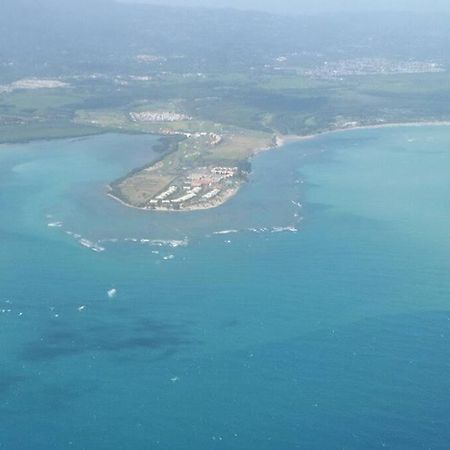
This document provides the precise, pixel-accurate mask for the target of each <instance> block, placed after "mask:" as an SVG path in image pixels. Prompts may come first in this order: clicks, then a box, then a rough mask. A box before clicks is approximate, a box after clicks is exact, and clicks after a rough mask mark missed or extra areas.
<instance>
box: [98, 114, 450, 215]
mask: <svg viewBox="0 0 450 450" xmlns="http://www.w3.org/2000/svg"><path fill="white" fill-rule="evenodd" d="M421 126H450V120H449V121H424V122H389V123H377V124H372V125H355V126H349V127H344V128H336V129H330V130H325V131H321V132H318V133H315V134H309V135H303V136H300V135H281V134H277V135H276V138H275V142H274V144H273V145H272V146H268V147H263V148H258V149H255V150H254V153H253V154H252V155H251V156H250V158H249V160H251V159H253V158H254V157H256V156H257V155H258V154H260V153H263V152H266V151H269V150H276V149H280V148H282V147H283V146H284V145H286V144H289V143H291V142H302V141H308V140H312V139H316V138H318V137H321V136H326V135H329V134H334V133H343V132H349V131H357V130H370V129H381V128H401V127H405V128H407V127H421ZM242 184H243V182H241V183H240V184H239V186H237V187H236V188H234V189H229V190H227V191H226V192H224V193H223V195H221V196H220V197H217V198H215V199H214V200H211V201H209V202H205V203H203V204H202V203H199V204H195V205H190V206H186V207H184V208H180V209H171V208H163V207H159V208H144V207H140V206H134V205H132V204H130V203H127V202H126V201H124V200H123V199H121V198H119V197H117V196H116V195H114V194H113V192H112V190H113V189H112V186H111V185H108V186H107V188H108V190H109V192H108V193H107V195H108V196H109V197H111V198H112V199H114V200H115V201H117V202H119V203H120V204H121V205H123V206H126V207H128V208H132V209H138V210H141V211H146V212H149V211H154V212H174V213H183V212H193V211H204V210H207V209H214V208H217V207H219V206H221V205H223V204H225V203H226V202H227V201H228V200H230V199H231V198H232V197H234V196H235V195H236V194H237V193H238V192H239V190H240V188H241V186H242Z"/></svg>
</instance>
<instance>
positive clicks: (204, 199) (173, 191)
mask: <svg viewBox="0 0 450 450" xmlns="http://www.w3.org/2000/svg"><path fill="white" fill-rule="evenodd" d="M239 173H240V172H239V169H238V167H221V166H214V167H200V168H197V169H196V170H195V172H189V173H188V174H185V175H183V176H181V177H179V178H177V179H175V180H174V181H172V183H171V185H170V186H169V187H167V188H165V189H164V190H163V191H162V192H160V193H158V194H157V195H155V196H154V197H153V198H152V199H150V200H149V201H147V203H146V205H145V209H157V210H182V209H196V206H198V207H211V206H214V205H215V203H216V202H217V201H219V199H220V197H221V196H223V195H224V194H225V193H226V192H229V191H230V190H233V189H236V188H237V187H238V185H239V179H238V175H239Z"/></svg>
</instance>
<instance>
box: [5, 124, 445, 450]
mask: <svg viewBox="0 0 450 450" xmlns="http://www.w3.org/2000/svg"><path fill="white" fill-rule="evenodd" d="M153 141H154V138H152V137H145V136H118V135H105V136H100V137H98V136H97V137H93V138H87V139H82V140H67V141H53V142H38V143H31V144H26V145H17V146H6V147H5V146H4V147H2V148H1V150H0V206H1V210H2V211H3V214H2V221H1V222H0V239H1V241H0V242H1V252H0V342H1V345H2V351H1V353H0V424H1V425H0V426H1V433H0V448H5V449H21V450H22V449H24V450H27V449H33V450H40V449H43V450H44V449H46V450H47V449H52V448H55V449H61V448H73V449H94V448H95V449H137V448H143V449H147V448H163V449H178V448H179V449H185V448H195V449H214V448H226V449H280V448H286V449H291V448H302V449H303V448H304V449H315V448H317V449H323V448H333V449H334V448H336V449H342V448H346V449H352V448H354V449H357V448H382V447H387V448H405V449H406V448H408V449H411V448H434V449H435V448H446V445H447V443H448V440H449V438H450V432H449V431H448V430H449V429H450V427H449V423H448V422H449V417H450V414H449V413H450V406H449V402H448V398H449V394H450V376H449V375H450V359H449V356H450V355H449V337H450V312H449V309H450V303H449V292H450V289H449V288H450V281H449V277H448V273H449V269H450V260H449V258H448V254H449V246H450V240H449V217H450V214H449V213H450V202H449V200H448V199H449V198H450V197H449V190H450V178H449V177H448V173H449V169H450V152H449V151H448V149H449V146H450V128H448V127H421V128H396V129H379V130H361V131H355V132H346V133H339V134H333V135H328V136H324V137H321V138H318V139H316V140H313V141H307V142H302V143H295V144H289V145H288V146H286V147H285V148H283V150H281V151H273V152H269V153H265V154H263V155H261V156H259V157H258V158H256V160H255V161H254V163H253V166H254V171H253V173H252V175H251V179H250V182H249V183H248V184H247V185H245V186H244V187H243V189H242V190H241V191H240V193H239V194H238V195H237V196H236V197H235V198H233V199H232V200H231V201H230V202H229V203H227V204H226V205H224V206H223V207H220V208H217V209H215V210H211V211H207V212H197V213H187V214H184V213H181V214H168V215H167V214H161V213H151V212H143V211H137V210H132V209H129V208H125V207H123V206H121V205H120V204H118V203H116V202H115V201H113V200H111V199H110V198H108V197H106V196H105V186H106V185H107V183H108V182H110V181H111V180H113V179H114V178H116V177H119V176H121V175H123V174H124V173H126V172H127V171H128V170H130V169H131V168H132V167H134V166H136V165H140V164H144V163H145V162H147V161H148V159H149V158H152V157H155V155H154V154H153V153H152V152H151V144H152V142H153ZM48 224H53V225H55V226H51V227H49V226H48ZM279 227H282V228H284V227H292V228H298V229H299V231H298V232H292V231H284V232H274V231H278V230H279ZM249 228H255V229H257V232H255V231H249V230H248V229H249ZM230 229H232V230H238V231H239V232H237V233H230V234H214V233H215V232H217V231H223V230H230ZM67 232H71V233H74V234H75V235H77V236H78V235H79V237H74V236H73V234H72V235H69V234H67ZM82 238H84V239H87V240H89V241H90V242H92V243H93V244H94V245H98V246H100V247H101V249H103V248H104V251H99V252H95V251H92V248H91V249H90V248H88V247H85V246H83V245H80V242H79V241H80V239H82ZM185 238H186V241H185V243H188V245H187V246H185V245H181V246H176V247H173V246H171V245H166V244H167V243H155V242H151V241H153V240H155V239H161V240H165V241H166V240H184V239H185ZM125 239H134V240H135V241H133V240H125ZM142 239H144V241H143V242H141V240H142ZM110 240H113V242H112V241H110ZM157 244H159V245H157ZM169 244H170V243H169ZM112 288H115V289H116V290H117V295H116V296H115V297H114V298H109V296H108V294H107V292H108V290H110V289H112Z"/></svg>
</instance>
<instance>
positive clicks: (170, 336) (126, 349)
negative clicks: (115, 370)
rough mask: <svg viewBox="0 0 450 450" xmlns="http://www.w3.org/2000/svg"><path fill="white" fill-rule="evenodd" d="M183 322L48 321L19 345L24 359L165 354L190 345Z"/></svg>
mask: <svg viewBox="0 0 450 450" xmlns="http://www.w3.org/2000/svg"><path fill="white" fill-rule="evenodd" d="M194 343H195V341H194V340H193V339H192V338H191V336H190V333H189V330H188V328H187V325H186V324H171V323H165V322H162V321H154V320H150V319H139V320H138V321H137V322H132V323H131V324H127V323H124V324H116V323H94V324H87V325H85V326H82V327H80V326H75V325H72V324H71V323H70V322H58V323H56V324H55V323H54V322H50V323H49V324H48V326H47V328H46V329H45V330H44V331H43V332H42V333H41V335H40V336H39V338H38V339H36V340H34V341H31V342H28V343H27V344H26V345H25V346H24V347H23V349H22V353H21V357H22V359H23V360H25V361H33V362H45V361H50V360H54V359H58V358H64V357H70V356H76V355H81V354H86V353H93V354H95V353H98V352H110V353H122V354H121V355H120V356H121V357H125V355H124V354H123V353H130V355H128V356H131V354H133V356H135V355H134V351H136V350H137V351H142V350H144V351H146V352H150V353H151V355H148V354H146V356H147V357H148V356H151V357H152V358H156V359H161V358H164V357H169V356H171V355H173V354H174V353H176V352H177V351H178V350H179V349H181V348H182V347H184V346H188V345H192V344H194Z"/></svg>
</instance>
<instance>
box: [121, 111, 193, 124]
mask: <svg viewBox="0 0 450 450" xmlns="http://www.w3.org/2000/svg"><path fill="white" fill-rule="evenodd" d="M130 118H131V120H132V121H133V122H178V121H181V120H192V117H190V116H187V115H185V114H180V113H173V112H168V111H143V112H132V113H130Z"/></svg>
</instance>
